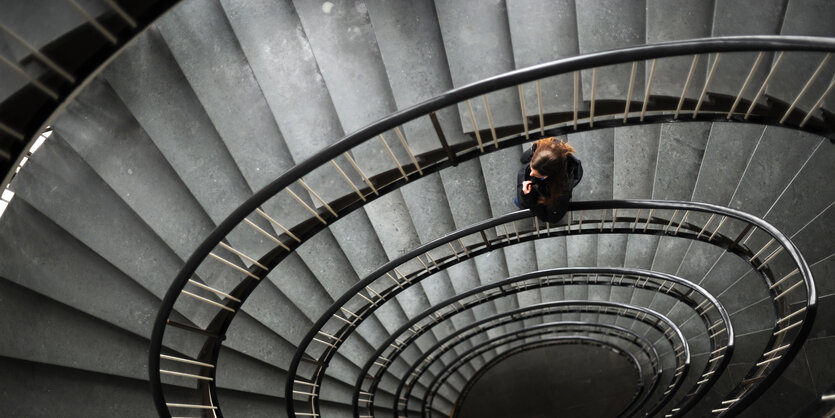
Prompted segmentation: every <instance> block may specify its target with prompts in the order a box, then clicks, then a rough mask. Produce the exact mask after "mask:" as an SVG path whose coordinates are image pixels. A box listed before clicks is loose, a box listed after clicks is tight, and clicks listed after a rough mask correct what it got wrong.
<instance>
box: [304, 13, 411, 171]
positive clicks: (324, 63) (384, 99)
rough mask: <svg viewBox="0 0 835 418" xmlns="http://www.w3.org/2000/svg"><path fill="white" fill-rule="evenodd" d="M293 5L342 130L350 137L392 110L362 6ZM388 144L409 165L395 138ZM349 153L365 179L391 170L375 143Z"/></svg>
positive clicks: (374, 44)
mask: <svg viewBox="0 0 835 418" xmlns="http://www.w3.org/2000/svg"><path fill="white" fill-rule="evenodd" d="M294 7H295V9H296V12H297V13H298V17H299V20H300V21H301V24H302V27H303V29H304V32H305V34H306V35H307V39H308V40H309V42H310V48H311V51H312V52H313V54H314V56H315V57H316V64H317V65H318V67H319V70H320V71H321V74H322V77H323V78H324V82H325V84H326V85H327V87H328V93H329V94H330V97H331V100H332V101H333V107H334V109H335V110H336V116H337V118H338V120H339V122H340V124H341V126H342V129H343V130H344V131H345V132H346V133H350V132H353V131H355V130H357V129H359V128H361V127H363V126H365V125H367V124H369V123H371V122H374V121H376V120H377V119H380V118H382V117H383V116H386V115H388V114H389V113H391V112H393V111H394V110H395V109H396V105H395V103H394V97H393V96H392V93H391V88H390V87H389V81H388V77H387V75H386V70H385V66H384V65H383V61H382V57H381V56H380V51H379V48H378V47H377V44H376V37H375V34H374V29H373V28H372V27H371V22H370V20H369V17H368V11H367V7H366V5H365V3H363V2H359V1H350V2H343V3H338V4H334V3H328V4H324V5H320V4H316V3H311V2H295V3H294ZM333 33H346V34H348V36H333ZM387 142H388V143H389V146H390V147H391V149H392V151H393V152H394V154H395V157H397V159H398V160H399V161H403V162H405V161H409V156H408V154H407V153H406V152H405V150H404V149H402V147H401V145H400V144H399V143H397V142H395V140H394V138H393V137H390V138H388V139H387ZM351 154H353V155H354V157H355V158H356V159H357V163H359V165H360V166H361V167H363V170H365V171H366V174H367V175H369V176H373V175H376V174H378V173H382V172H385V171H388V170H393V169H395V165H394V162H393V161H391V159H390V158H389V156H388V153H387V151H386V149H385V148H384V147H383V146H382V144H380V143H377V141H369V142H367V143H365V144H363V145H360V146H358V147H356V148H354V149H353V150H351Z"/></svg>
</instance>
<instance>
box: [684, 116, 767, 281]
mask: <svg viewBox="0 0 835 418" xmlns="http://www.w3.org/2000/svg"><path fill="white" fill-rule="evenodd" d="M764 129H765V128H763V127H761V126H757V125H743V124H727V123H716V124H714V125H713V127H712V128H711V131H710V137H709V138H708V144H707V148H706V149H705V154H704V158H703V159H702V166H701V168H700V169H699V178H698V180H697V181H696V188H695V190H694V191H693V200H694V201H697V202H705V203H712V204H716V205H720V206H727V205H728V204H729V203H730V201H731V198H732V197H733V194H734V192H735V191H736V190H737V185H738V184H739V180H740V179H741V178H742V175H743V173H744V171H745V168H746V167H747V166H748V163H749V160H750V158H751V156H752V155H753V151H754V149H755V148H756V146H757V143H758V142H759V139H760V137H761V136H762V133H763V131H764ZM690 219H692V220H693V222H694V223H696V224H699V225H704V224H705V223H706V222H707V221H708V219H709V217H708V216H706V215H704V214H691V218H690ZM719 222H720V221H719V220H718V219H714V221H713V222H712V223H711V224H710V225H709V226H708V229H707V230H708V231H715V230H716V228H717V227H718V226H719ZM725 226H727V225H725ZM725 226H723V228H724V227H725ZM721 232H722V231H720V233H721ZM711 233H712V232H711ZM719 252H721V251H720V250H717V249H716V248H715V247H713V246H711V245H703V244H697V243H695V242H694V243H693V244H691V245H690V247H689V248H688V250H687V252H686V253H685V255H684V257H682V259H681V264H680V265H679V267H678V269H677V273H676V274H679V275H681V277H685V278H687V279H688V280H695V281H700V280H701V278H703V277H704V275H705V274H706V273H707V271H708V269H709V268H710V267H711V265H712V264H713V262H714V261H715V260H716V258H717V257H718V254H719Z"/></svg>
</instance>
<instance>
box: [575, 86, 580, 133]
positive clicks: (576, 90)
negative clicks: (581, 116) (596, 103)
mask: <svg viewBox="0 0 835 418" xmlns="http://www.w3.org/2000/svg"><path fill="white" fill-rule="evenodd" d="M579 90H580V72H579V71H575V72H574V130H575V131H576V130H577V111H578V109H577V108H578V107H579V100H580V99H579Z"/></svg>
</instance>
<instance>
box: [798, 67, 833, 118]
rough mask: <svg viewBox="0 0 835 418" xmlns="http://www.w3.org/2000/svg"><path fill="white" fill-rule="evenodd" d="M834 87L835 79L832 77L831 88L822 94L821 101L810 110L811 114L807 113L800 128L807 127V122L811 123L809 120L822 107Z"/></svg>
mask: <svg viewBox="0 0 835 418" xmlns="http://www.w3.org/2000/svg"><path fill="white" fill-rule="evenodd" d="M833 87H835V77H832V81H831V82H830V83H829V87H827V88H826V90H824V92H823V94H821V97H820V99H818V101H817V102H815V105H814V106H812V108H811V109H809V113H807V114H806V117H805V118H803V121H802V122H800V125H799V127H801V128H802V127H803V125H806V122H808V121H809V119H810V118H811V117H812V115H813V114H814V113H815V111H816V110H818V108H819V107H821V105H822V104H823V99H824V98H826V96H827V95H828V94H829V92H830V91H832V88H833Z"/></svg>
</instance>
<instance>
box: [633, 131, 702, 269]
mask: <svg viewBox="0 0 835 418" xmlns="http://www.w3.org/2000/svg"><path fill="white" fill-rule="evenodd" d="M709 130H710V124H704V123H696V124H694V123H684V124H668V125H662V126H661V128H660V130H659V131H658V132H659V135H660V139H659V140H658V151H657V155H656V157H655V167H654V169H653V168H651V169H650V170H652V171H654V174H652V175H651V178H652V188H651V189H650V190H651V193H652V194H651V196H652V198H653V199H658V200H690V197H691V196H692V193H693V188H694V187H695V183H696V178H697V177H698V173H699V166H700V164H701V161H702V156H703V153H704V149H705V146H706V144H707V140H708V134H709ZM652 134H654V133H651V134H650V135H652ZM650 146H651V145H650ZM644 158H645V160H646V161H647V163H648V164H649V163H651V160H652V158H651V157H649V156H647V157H644ZM625 169H626V168H625ZM644 176H647V177H650V175H649V174H645V175H644ZM641 181H642V183H640V184H643V185H644V186H642V187H640V188H636V189H635V192H634V193H636V194H643V193H646V191H647V188H646V186H645V185H646V183H643V182H644V181H645V180H643V179H642V180H641ZM672 214H673V213H667V214H666V216H672ZM641 215H642V219H646V217H647V216H648V215H649V213H648V212H647V213H642V214H641ZM659 215H661V214H660V213H659ZM682 216H683V214H679V215H678V219H681V217H682ZM688 245H689V242H687V241H684V240H680V239H676V238H667V237H662V238H659V237H656V236H649V235H631V236H629V237H628V239H627V244H626V249H627V250H626V255H625V258H624V263H625V265H626V266H627V267H636V268H644V269H653V268H655V266H654V260H656V259H657V260H659V261H662V260H663V261H666V259H665V258H664V257H660V258H659V256H658V255H657V254H658V253H659V252H661V253H662V254H667V253H672V254H678V253H682V252H683V251H685V250H686V249H687V246H688ZM679 257H681V255H679ZM676 267H677V264H676ZM665 271H668V272H670V273H674V272H675V268H669V267H668V268H667V270H665Z"/></svg>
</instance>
